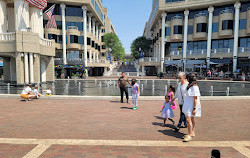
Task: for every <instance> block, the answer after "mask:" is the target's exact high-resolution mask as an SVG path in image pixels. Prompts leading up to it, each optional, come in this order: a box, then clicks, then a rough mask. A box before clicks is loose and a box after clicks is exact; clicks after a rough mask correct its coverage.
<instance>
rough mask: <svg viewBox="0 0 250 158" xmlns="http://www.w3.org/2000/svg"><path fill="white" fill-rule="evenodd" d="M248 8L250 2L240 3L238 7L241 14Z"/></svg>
mask: <svg viewBox="0 0 250 158" xmlns="http://www.w3.org/2000/svg"><path fill="white" fill-rule="evenodd" d="M249 7H250V2H247V3H243V2H242V3H241V7H240V11H241V12H246V11H247V9H248V8H249Z"/></svg>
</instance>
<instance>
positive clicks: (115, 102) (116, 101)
mask: <svg viewBox="0 0 250 158" xmlns="http://www.w3.org/2000/svg"><path fill="white" fill-rule="evenodd" d="M110 102H111V103H121V102H120V101H110ZM121 104H122V103H121Z"/></svg>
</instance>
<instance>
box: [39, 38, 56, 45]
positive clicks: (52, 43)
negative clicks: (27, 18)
mask: <svg viewBox="0 0 250 158" xmlns="http://www.w3.org/2000/svg"><path fill="white" fill-rule="evenodd" d="M40 44H41V45H43V46H48V47H53V45H54V42H53V40H48V39H40Z"/></svg>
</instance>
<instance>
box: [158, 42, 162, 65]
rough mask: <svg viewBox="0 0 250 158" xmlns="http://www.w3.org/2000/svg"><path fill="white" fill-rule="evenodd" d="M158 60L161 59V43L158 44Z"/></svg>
mask: <svg viewBox="0 0 250 158" xmlns="http://www.w3.org/2000/svg"><path fill="white" fill-rule="evenodd" d="M158 60H159V61H161V43H159V44H158Z"/></svg>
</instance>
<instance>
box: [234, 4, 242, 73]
mask: <svg viewBox="0 0 250 158" xmlns="http://www.w3.org/2000/svg"><path fill="white" fill-rule="evenodd" d="M240 6H241V3H239V2H236V3H235V4H234V8H235V25H234V52H233V72H236V70H237V57H238V45H239V44H238V40H239V23H240Z"/></svg>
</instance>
